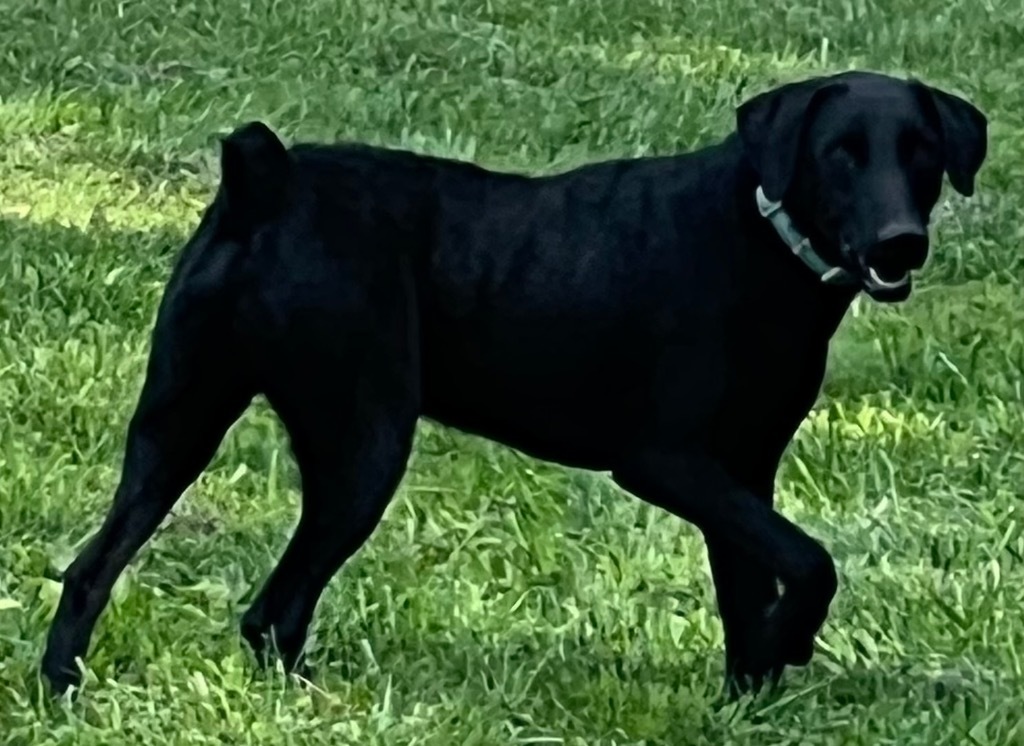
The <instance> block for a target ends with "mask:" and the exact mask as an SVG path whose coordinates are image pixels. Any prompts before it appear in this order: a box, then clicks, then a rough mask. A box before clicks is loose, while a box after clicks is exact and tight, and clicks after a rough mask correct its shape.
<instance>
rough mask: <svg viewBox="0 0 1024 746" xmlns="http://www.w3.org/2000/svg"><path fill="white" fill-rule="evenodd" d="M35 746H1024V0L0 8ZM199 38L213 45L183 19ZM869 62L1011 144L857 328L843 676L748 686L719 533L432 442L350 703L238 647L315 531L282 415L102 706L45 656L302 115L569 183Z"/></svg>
mask: <svg viewBox="0 0 1024 746" xmlns="http://www.w3.org/2000/svg"><path fill="white" fill-rule="evenodd" d="M0 18H3V19H4V22H3V24H2V27H0V212H2V221H0V742H2V743H9V744H29V743H32V744H50V743H62V744H63V743H81V744H110V743H152V744H170V743H189V744H199V743H275V744H276V743H293V742H294V743H325V744H326V743H331V744H387V745H388V746H391V745H393V744H437V745H445V746H447V745H456V744H486V745H491V744H528V743H530V744H540V743H565V744H605V745H608V746H610V745H611V744H618V745H619V746H624V745H625V744H634V745H639V744H669V745H672V746H675V745H677V744H688V743H708V744H723V743H794V744H797V743H799V744H819V743H836V744H840V743H841V744H851V743H862V744H872V745H874V744H885V743H888V744H910V743H920V744H964V743H966V744H1008V743H1024V725H1022V720H1024V716H1022V715H1021V703H1022V701H1024V685H1022V678H1024V677H1022V669H1021V655H1022V654H1024V623H1022V622H1021V620H1020V610H1021V609H1022V607H1024V517H1022V511H1021V506H1022V505H1024V503H1022V501H1021V499H1022V497H1024V442H1022V441H1024V402H1022V399H1024V394H1022V386H1024V383H1022V380H1024V376H1022V373H1024V293H1022V288H1021V279H1020V278H1021V277H1022V276H1024V252H1022V251H1021V248H1020V243H1021V238H1022V235H1024V229H1022V228H1021V223H1020V214H1021V213H1020V199H1021V196H1020V195H1021V193H1020V189H1019V184H1020V183H1021V178H1022V177H1024V121H1022V119H1021V112H1022V111H1024V87H1022V86H1021V85H1020V81H1022V80H1024V55H1022V54H1021V51H1020V50H1021V49H1022V45H1024V4H1022V3H1021V1H1020V0H843V1H842V2H840V1H838V0H837V2H834V3H819V2H811V1H810V0H792V1H790V2H784V3H766V2H757V1H756V0H708V1H707V2H699V1H698V0H684V1H682V2H670V1H669V0H602V1H601V2H597V1H596V0H593V1H591V2H584V0H567V1H566V2H559V3H542V2H538V1H533V2H531V1H530V0H396V1H391V0H359V1H358V2H356V1H355V0H351V1H349V0H343V1H340V2H328V0H310V1H309V2H304V3H300V2H293V3H286V2H276V1H275V2H268V1H266V0H219V2H217V3H216V4H214V3H213V2H212V0H172V2H170V3H169V5H168V4H167V3H156V2H147V1H146V0H135V1H134V2H112V1H111V0H49V1H48V2H45V3H44V2H31V3H16V2H13V0H0ZM171 19H175V20H171ZM850 66H863V67H869V68H873V69H878V70H883V71H888V72H892V73H907V74H914V75H916V76H919V77H922V78H923V79H925V80H926V81H928V82H930V83H933V84H937V85H941V86H944V87H947V88H949V89H952V90H954V91H957V92H960V93H962V94H964V95H967V96H968V97H969V98H970V99H971V100H973V101H975V102H976V103H977V104H979V105H980V106H981V107H982V108H983V109H984V110H985V111H986V112H987V114H988V115H989V117H990V119H991V144H990V151H989V152H990V155H989V159H988V162H987V164H986V166H985V168H984V170H983V172H982V174H981V177H980V179H979V192H978V195H977V196H976V198H975V199H973V200H970V201H968V200H962V199H960V198H958V197H956V195H955V194H953V193H952V190H949V189H947V191H946V200H947V202H945V203H944V204H943V205H942V209H941V210H940V211H939V215H938V218H937V223H936V225H935V236H936V242H935V243H936V250H935V252H934V256H933V259H932V260H931V261H930V263H929V265H928V267H927V269H926V271H925V273H924V276H923V278H922V279H923V282H920V283H919V284H918V287H919V290H918V291H917V293H916V294H915V296H914V298H912V300H911V301H910V302H908V303H907V304H905V305H903V306H901V307H899V308H881V307H878V306H874V305H871V304H870V303H862V304H858V305H857V307H855V308H854V309H853V311H852V312H851V314H850V315H849V317H848V318H847V320H846V322H845V323H844V325H843V327H842V330H841V331H840V333H839V335H838V338H837V339H836V342H835V345H834V349H833V359H832V364H831V369H830V374H829V377H828V380H827V382H826V385H825V388H824V391H823V394H822V397H821V400H820V402H819V406H818V407H816V408H815V410H814V412H812V414H811V416H810V417H809V418H808V420H807V421H806V423H805V424H804V426H803V427H802V428H801V430H800V432H799V434H798V436H797V438H796V440H795V442H794V444H793V446H792V448H791V449H790V452H789V455H788V457H787V459H786V461H785V464H784V466H783V468H782V470H781V472H780V474H779V480H778V495H779V507H780V509H781V510H782V511H783V512H784V513H786V514H787V515H788V516H791V517H792V518H794V519H795V520H796V521H798V522H799V523H800V525H802V526H803V527H805V528H806V529H807V530H808V531H810V532H811V533H812V534H814V535H816V536H818V537H820V538H821V539H822V540H823V541H824V542H825V544H826V546H828V547H829V549H830V550H831V551H832V552H833V553H834V555H835V557H836V559H837V563H838V566H839V569H840V574H841V588H840V593H839V596H838V599H837V601H836V603H835V604H834V606H833V613H832V615H831V618H830V620H829V621H828V623H827V625H826V627H825V629H824V630H823V633H822V636H821V638H820V642H819V646H818V652H817V655H816V657H815V659H814V661H813V662H812V664H811V665H810V666H809V667H808V668H806V669H800V670H791V671H790V672H789V673H788V674H787V676H786V679H785V688H784V689H783V690H782V691H781V692H779V693H777V694H774V695H769V696H765V697H761V698H749V699H744V700H741V701H739V702H737V703H731V704H729V703H725V702H724V701H723V700H722V699H721V698H720V696H719V694H720V687H721V667H722V656H723V651H722V633H721V627H720V624H719V621H718V618H717V615H716V612H715V607H714V598H713V594H712V592H711V585H710V578H709V573H708V569H707V560H706V555H705V552H704V548H703V546H702V544H701V543H700V541H699V538H698V536H697V534H696V532H695V531H694V530H693V529H692V528H691V527H689V526H687V525H685V524H683V523H681V522H679V521H677V520H675V519H673V518H671V517H670V516H668V515H666V514H664V513H662V512H660V511H658V510H656V509H653V508H650V507H647V506H645V505H643V504H641V503H639V501H637V500H634V499H632V498H630V497H629V496H627V495H625V494H623V493H621V492H620V491H619V490H617V489H616V488H615V487H614V486H613V485H612V484H611V483H610V482H609V481H608V480H606V479H605V478H604V477H603V476H601V475H594V474H587V473H582V472H574V471H569V470H565V469H561V468H557V467H555V466H552V465H549V464H542V463H536V462H533V461H531V460H529V459H526V458H524V457H522V456H521V455H518V454H516V453H514V452H512V451H510V450H507V449H504V448H502V447H499V446H496V445H494V444H491V443H487V442H483V441H480V440H476V439H473V438H469V437H466V436H463V435H460V434H458V433H455V432H451V431H445V430H441V429H439V428H434V427H429V426H423V427H422V428H421V430H420V432H419V435H418V441H417V449H416V454H415V457H414V460H413V463H412V467H411V469H410V472H409V474H408V476H407V478H406V480H405V482H404V483H403V487H402V489H401V491H400V493H399V494H398V495H397V496H396V499H395V500H394V502H393V503H392V505H391V506H390V509H389V511H388V514H387V516H386V518H385V520H384V522H383V524H382V525H381V526H380V528H379V529H378V531H377V532H376V534H375V535H374V536H373V538H372V539H371V541H370V542H369V543H368V544H367V545H366V546H365V548H364V549H363V550H362V551H361V552H360V553H359V554H358V555H357V556H356V557H355V558H354V559H353V560H352V561H351V562H350V563H349V564H348V565H347V566H346V567H345V569H344V570H343V571H342V573H341V574H340V575H339V576H338V578H336V580H335V581H334V582H333V583H332V584H331V586H330V588H329V590H328V592H327V593H326V595H325V597H324V599H323V602H322V603H321V605H320V608H319V611H318V614H317V618H316V622H315V625H314V629H313V634H312V637H311V640H310V657H311V662H312V663H313V665H314V667H315V669H316V670H317V672H318V675H317V678H316V681H315V683H314V684H313V685H307V684H303V683H302V682H297V681H295V680H293V679H290V678H289V677H287V676H285V675H283V674H282V673H280V672H279V671H278V672H270V673H268V674H260V673H258V672H256V671H255V669H254V666H253V664H252V660H251V658H250V656H249V654H248V653H247V652H246V651H245V650H244V649H243V647H242V645H241V642H240V638H239V635H238V632H237V620H238V618H239V616H240V613H241V610H242V609H243V608H244V607H245V605H246V602H247V601H248V599H249V598H251V596H252V594H253V593H254V591H255V589H256V588H257V587H258V585H259V584H260V583H261V582H262V580H263V579H264V577H265V576H266V573H267V572H268V571H269V569H270V567H271V566H272V563H273V562H274V560H275V558H276V557H277V555H278V554H279V553H280V551H281V550H282V549H283V546H284V542H285V540H286V538H287V536H288V534H289V532H290V530H291V527H292V526H293V525H294V522H295V520H296V517H297V506H298V492H297V478H296V474H295V468H294V464H293V462H292V460H291V457H290V455H289V453H288V450H287V446H286V442H285V440H284V437H283V433H282V431H281V428H280V426H279V424H278V423H277V421H276V419H275V418H274V417H273V415H272V413H271V412H270V411H269V410H268V409H267V407H266V406H265V405H262V404H258V405H257V406H256V407H254V408H253V409H252V410H251V411H250V412H249V413H248V415H247V416H246V417H245V419H244V420H243V421H242V422H241V423H239V425H238V426H237V427H236V428H235V429H234V430H232V432H231V433H230V435H229V437H228V439H227V440H226V442H225V443H224V445H223V447H222V449H221V451H220V452H219V454H218V456H217V458H216V460H215V462H214V464H212V466H211V468H210V469H209V470H208V471H207V473H206V474H205V475H204V476H203V477H202V478H201V479H200V480H199V481H198V482H197V483H196V484H195V485H194V486H193V487H192V488H191V489H190V490H189V492H188V494H187V495H186V498H185V499H184V500H183V501H182V502H181V503H179V505H178V507H177V508H176V510H175V512H174V514H173V515H172V517H171V518H170V519H169V520H168V522H167V523H166V525H165V526H164V527H163V529H162V530H161V532H160V533H159V534H158V536H157V537H156V538H155V539H154V540H153V541H152V542H151V543H150V544H149V545H148V546H147V547H146V549H145V550H144V551H143V552H142V553H141V554H140V556H139V557H138V559H137V561H136V562H135V563H134V564H133V565H132V567H131V568H130V569H129V571H128V572H127V573H126V574H125V576H124V578H123V580H122V582H121V583H120V584H119V586H118V588H117V592H116V594H115V598H114V600H113V602H112V603H111V605H110V606H109V607H108V610H107V612H106V614H105V615H104V617H103V618H102V620H101V622H100V625H99V627H98V629H97V633H96V635H95V636H94V638H93V648H92V653H91V656H90V657H89V659H88V666H89V672H88V676H87V679H86V681H85V685H84V689H83V691H82V692H81V695H80V697H79V698H78V699H77V701H75V702H74V703H68V702H54V701H51V700H49V699H47V698H46V697H45V696H43V693H42V688H41V685H40V681H39V678H38V675H37V664H38V661H39V658H40V655H41V652H42V646H43V640H44V636H45V632H46V629H47V625H48V622H49V619H50V617H51V615H52V613H53V611H54V606H55V602H56V599H57V596H58V594H59V589H60V588H59V584H58V583H57V582H55V581H53V580H51V579H50V578H51V577H53V576H54V575H55V572H56V571H57V570H58V569H60V568H63V567H64V566H65V564H66V563H67V562H68V561H69V560H70V558H71V557H72V556H73V555H74V553H75V552H76V551H77V550H78V549H79V548H80V547H81V546H82V543H83V541H84V540H85V539H86V538H87V537H88V536H89V535H90V534H91V532H92V531H94V530H95V529H96V528H97V526H98V524H99V520H100V518H101V516H102V514H103V512H104V511H105V510H106V508H107V505H108V504H109V501H110V499H111V494H112V491H113V488H114V486H115V481H116V477H117V473H118V468H119V465H120V460H121V455H122V450H121V449H122V445H123V437H124V429H125V425H126V422H127V418H128V416H129V415H130V413H131V410H132V407H133V406H134V402H135V397H136V395H137V392H138V390H139V386H140V384H141V376H142V371H143V365H144V363H145V359H146V355H147V350H148V334H149V328H150V325H151V323H152V319H153V315H154V312H155V308H156V303H157V300H158V298H159V296H160V292H161V288H162V283H163V282H164V281H165V280H166V278H167V276H168V272H169V269H170V267H171V264H172V262H173V259H174V257H175V254H176V252H177V250H178V248H179V247H180V245H181V244H182V242H183V240H184V238H185V236H186V235H187V234H188V233H189V232H190V231H191V230H192V228H193V227H194V226H195V224H196V221H197V218H198V213H199V211H200V209H201V208H202V205H203V204H204V202H205V201H206V200H207V199H208V198H209V197H210V195H211V193H212V189H213V187H214V185H215V183H216V176H217V165H216V156H217V150H216V136H217V135H218V134H221V133H223V132H225V131H227V130H229V129H231V128H232V127H234V126H236V125H237V124H239V123H240V122H242V121H243V120H246V119H250V118H264V119H266V120H267V121H268V122H269V123H270V124H271V125H272V126H274V127H275V129H277V130H278V131H280V132H281V133H282V134H283V135H284V136H286V137H287V138H289V139H293V138H296V137H301V138H306V139H328V138H354V139H359V140H365V141H369V142H374V143H385V144H389V145H400V146H406V147H410V148H414V149H416V150H419V151H422V152H429V153H433V154H439V155H453V156H459V157H465V158H472V159H474V160H476V161H478V162H481V163H483V164H485V165H489V166H495V167H503V168H514V169H521V170H528V171H531V172H540V171H547V170H552V169H563V168H566V167H568V166H570V165H573V164H577V163H581V162H584V161H590V160H595V159H598V158H602V157H607V156H624V155H636V154H644V153H669V152H674V151H679V150H682V149H687V148H691V147H694V146H697V145H699V144H702V143H706V142H709V141H710V140H712V139H714V138H716V137H718V136H720V135H722V134H724V133H725V132H726V131H727V130H728V129H729V128H730V127H731V124H732V112H733V108H734V106H735V105H736V104H737V103H738V101H740V100H741V99H742V98H745V97H747V96H749V95H752V94H753V93H755V92H757V91H760V90H763V89H765V88H766V87H768V86H770V85H773V84H775V83H778V82H780V81H783V80H789V79H793V78H797V77H802V76H805V75H808V74H813V73H817V72H824V71H836V70H840V69H844V68H847V67H850Z"/></svg>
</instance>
